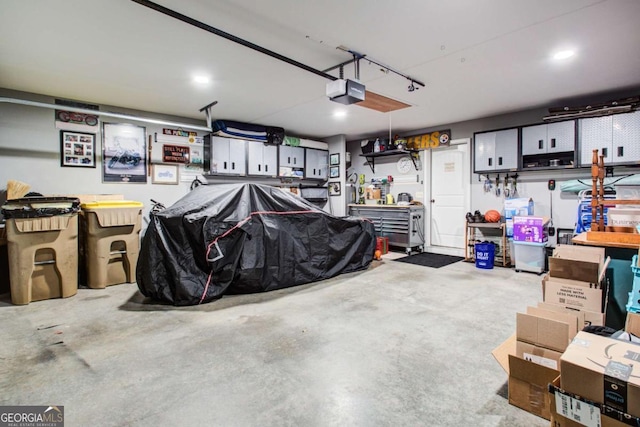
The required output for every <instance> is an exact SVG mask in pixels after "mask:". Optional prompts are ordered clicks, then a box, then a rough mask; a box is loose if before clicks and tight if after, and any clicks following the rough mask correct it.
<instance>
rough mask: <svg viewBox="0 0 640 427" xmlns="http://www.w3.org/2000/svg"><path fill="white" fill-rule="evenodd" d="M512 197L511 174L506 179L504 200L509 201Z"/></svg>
mask: <svg viewBox="0 0 640 427" xmlns="http://www.w3.org/2000/svg"><path fill="white" fill-rule="evenodd" d="M509 196H511V178H510V177H509V174H507V175H506V176H505V177H504V198H505V199H508V198H509Z"/></svg>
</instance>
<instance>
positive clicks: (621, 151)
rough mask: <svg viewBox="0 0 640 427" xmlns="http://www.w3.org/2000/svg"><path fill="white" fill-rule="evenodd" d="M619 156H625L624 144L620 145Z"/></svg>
mask: <svg viewBox="0 0 640 427" xmlns="http://www.w3.org/2000/svg"><path fill="white" fill-rule="evenodd" d="M618 157H624V147H623V146H622V145H621V146H619V147H618Z"/></svg>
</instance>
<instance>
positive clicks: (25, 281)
mask: <svg viewBox="0 0 640 427" xmlns="http://www.w3.org/2000/svg"><path fill="white" fill-rule="evenodd" d="M79 205H80V202H79V201H78V199H73V198H64V197H63V198H61V197H26V198H22V199H15V200H8V201H7V202H6V203H5V204H4V205H3V206H2V213H3V215H4V216H5V218H6V225H5V227H6V234H7V243H8V257H9V276H10V282H11V285H10V288H11V302H12V303H13V304H29V303H30V302H32V301H39V300H44V299H50V298H61V297H62V298H66V297H70V296H73V295H75V294H76V293H77V292H78V210H79Z"/></svg>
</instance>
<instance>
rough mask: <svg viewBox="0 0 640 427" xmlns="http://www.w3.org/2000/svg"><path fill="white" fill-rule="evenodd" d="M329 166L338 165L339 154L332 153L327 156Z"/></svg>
mask: <svg viewBox="0 0 640 427" xmlns="http://www.w3.org/2000/svg"><path fill="white" fill-rule="evenodd" d="M329 164H330V165H331V166H334V165H339V164H340V153H333V154H330V155H329Z"/></svg>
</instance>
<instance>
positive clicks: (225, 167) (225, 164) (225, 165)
mask: <svg viewBox="0 0 640 427" xmlns="http://www.w3.org/2000/svg"><path fill="white" fill-rule="evenodd" d="M224 169H225V170H226V169H227V162H224Z"/></svg>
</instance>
